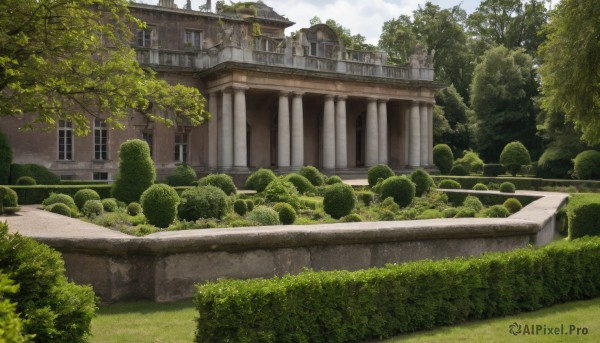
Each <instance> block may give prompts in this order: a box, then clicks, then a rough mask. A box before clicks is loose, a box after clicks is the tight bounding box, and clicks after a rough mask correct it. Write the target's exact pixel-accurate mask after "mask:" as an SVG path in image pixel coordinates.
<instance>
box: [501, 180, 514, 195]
mask: <svg viewBox="0 0 600 343" xmlns="http://www.w3.org/2000/svg"><path fill="white" fill-rule="evenodd" d="M500 192H502V193H514V192H515V185H514V184H513V183H512V182H502V183H501V184H500Z"/></svg>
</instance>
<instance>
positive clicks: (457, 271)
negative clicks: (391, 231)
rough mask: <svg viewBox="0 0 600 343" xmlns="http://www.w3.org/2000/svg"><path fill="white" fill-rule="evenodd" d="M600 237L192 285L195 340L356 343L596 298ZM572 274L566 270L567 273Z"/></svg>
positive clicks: (599, 288) (599, 291)
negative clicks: (436, 258) (468, 255)
mask: <svg viewBox="0 0 600 343" xmlns="http://www.w3.org/2000/svg"><path fill="white" fill-rule="evenodd" d="M599 260H600V238H596V237H594V238H586V239H580V240H577V241H572V242H558V243H553V244H551V245H549V246H546V247H543V248H541V249H538V250H534V249H519V250H515V251H511V252H503V253H491V254H485V255H483V256H482V257H472V258H458V259H455V260H451V261H450V260H440V261H430V260H423V261H418V262H410V263H405V264H400V265H388V266H386V267H384V268H372V269H367V270H361V271H355V272H349V271H326V272H312V271H309V272H303V273H301V274H299V275H297V276H289V275H288V276H284V277H282V278H278V277H276V278H272V279H253V280H246V281H242V280H220V281H216V282H208V283H205V284H202V285H198V286H196V294H195V297H194V302H195V304H196V308H197V310H198V313H199V316H198V317H197V331H196V342H227V341H229V342H237V341H244V342H265V341H268V342H356V341H367V340H373V339H381V338H385V337H391V336H394V335H398V334H401V333H407V332H414V331H417V330H424V329H431V328H433V327H437V326H442V325H450V324H454V323H460V322H464V321H468V320H478V319H484V318H491V317H500V316H507V315H512V314H516V313H519V312H523V311H532V310H536V309H540V308H542V307H546V306H550V305H553V304H557V303H562V302H566V301H573V300H579V299H588V298H593V297H597V296H600V264H599V263H597V262H598V261H599ZM565 271H568V272H565Z"/></svg>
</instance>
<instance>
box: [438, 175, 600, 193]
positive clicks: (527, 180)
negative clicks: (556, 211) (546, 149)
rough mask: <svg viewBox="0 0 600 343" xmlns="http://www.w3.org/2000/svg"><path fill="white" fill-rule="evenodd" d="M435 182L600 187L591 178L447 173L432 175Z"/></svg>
mask: <svg viewBox="0 0 600 343" xmlns="http://www.w3.org/2000/svg"><path fill="white" fill-rule="evenodd" d="M431 177H432V178H433V179H434V180H435V181H436V183H439V181H440V180H443V179H452V180H456V181H457V182H458V183H460V185H461V187H462V188H463V189H472V188H473V186H474V185H475V184H477V183H483V184H484V185H487V184H488V183H490V182H493V183H497V184H501V183H502V182H511V183H512V184H514V185H515V187H516V188H517V189H521V190H536V189H541V188H542V187H546V186H564V187H569V186H575V187H586V188H591V189H600V181H591V180H584V181H581V180H552V179H551V180H548V179H540V178H532V177H485V176H449V175H432V176H431Z"/></svg>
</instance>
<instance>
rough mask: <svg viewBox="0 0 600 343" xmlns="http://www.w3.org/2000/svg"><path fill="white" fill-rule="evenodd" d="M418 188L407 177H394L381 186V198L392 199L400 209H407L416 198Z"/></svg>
mask: <svg viewBox="0 0 600 343" xmlns="http://www.w3.org/2000/svg"><path fill="white" fill-rule="evenodd" d="M415 192H416V186H415V184H414V182H412V181H411V180H410V179H409V178H408V177H406V176H404V175H403V176H392V177H390V178H387V179H386V180H385V181H383V183H382V184H381V198H382V199H386V198H388V197H392V198H393V199H394V202H395V203H396V204H398V205H399V206H400V207H406V206H408V205H410V204H411V203H412V202H413V199H414V198H415Z"/></svg>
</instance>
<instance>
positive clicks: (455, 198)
mask: <svg viewBox="0 0 600 343" xmlns="http://www.w3.org/2000/svg"><path fill="white" fill-rule="evenodd" d="M438 187H439V188H442V189H461V186H460V183H458V181H455V180H450V179H444V180H442V181H440V184H439V185H438ZM446 195H447V196H448V201H449V202H450V203H452V204H453V205H454V206H460V205H462V203H463V201H465V198H466V197H467V195H466V194H464V193H455V192H448V193H446Z"/></svg>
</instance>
